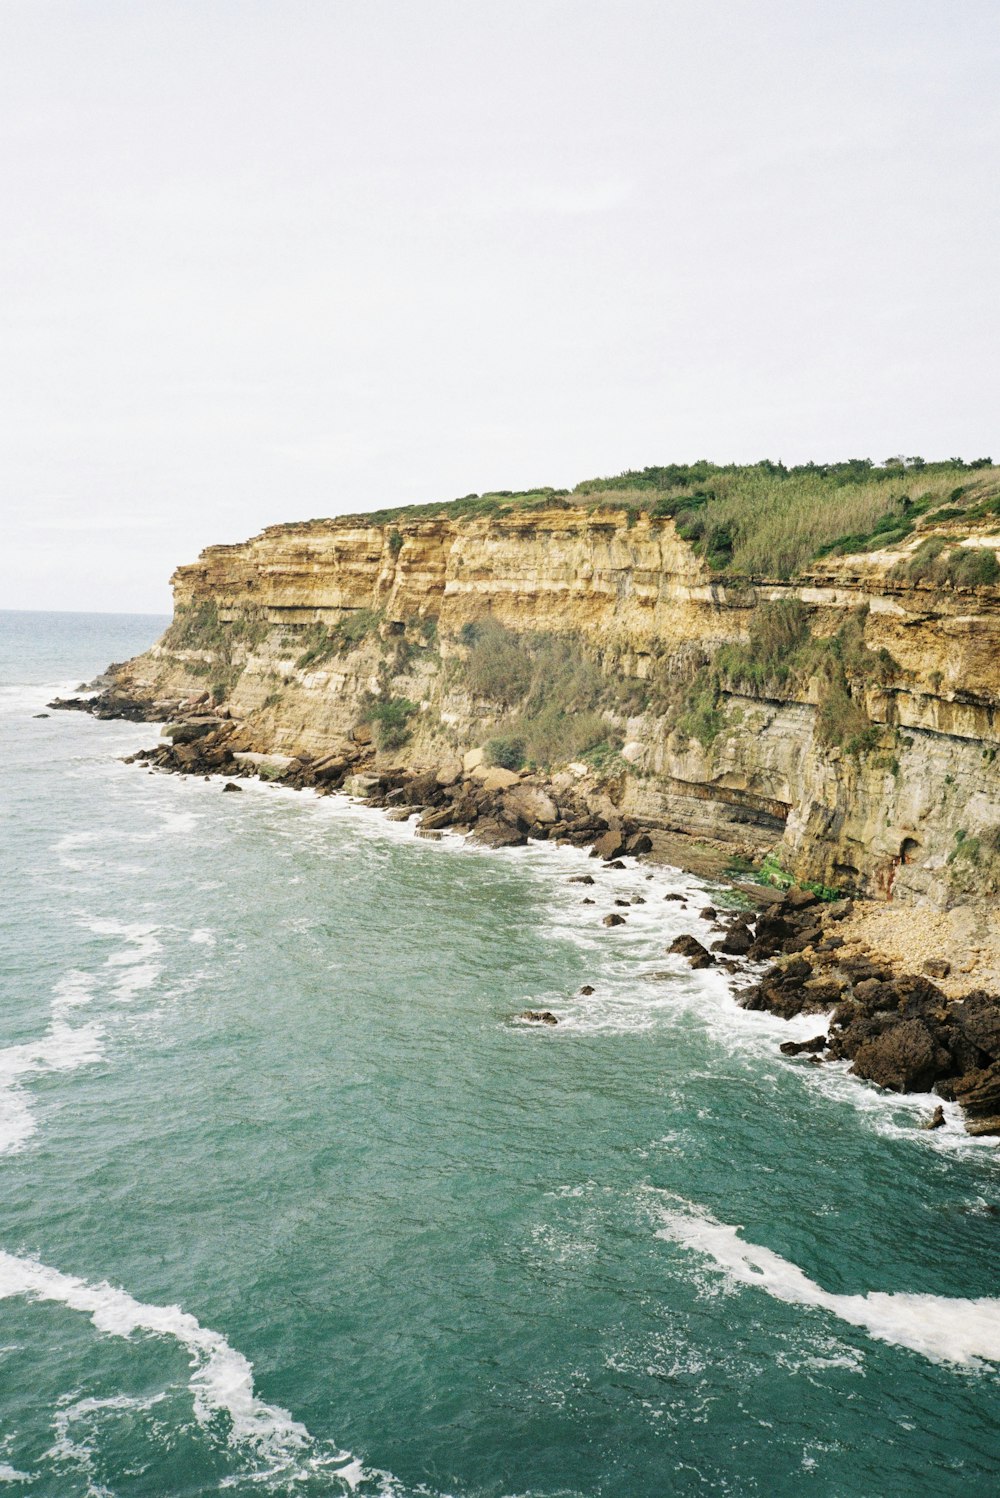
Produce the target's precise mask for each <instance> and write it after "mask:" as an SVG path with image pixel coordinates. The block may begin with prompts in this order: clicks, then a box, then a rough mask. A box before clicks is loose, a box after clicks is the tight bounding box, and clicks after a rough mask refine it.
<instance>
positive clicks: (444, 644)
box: [112, 506, 1000, 907]
mask: <svg viewBox="0 0 1000 1498" xmlns="http://www.w3.org/2000/svg"><path fill="white" fill-rule="evenodd" d="M995 530H996V523H995V522H994V523H993V527H992V530H991V529H990V527H989V525H987V524H985V523H984V524H982V525H980V527H979V529H978V530H976V529H975V528H973V531H972V534H969V533H968V527H967V528H966V530H965V531H963V532H962V533H961V534H960V535H959V534H957V533H949V532H948V531H947V528H942V531H941V534H942V535H943V536H945V537H946V539H947V542H948V545H949V546H950V547H952V548H963V549H966V550H967V549H970V548H977V547H993V548H995V547H997V546H1000V537H998V536H997V535H996V534H994V532H995ZM931 534H934V533H933V532H932V531H929V530H928V529H927V528H924V529H922V530H921V532H920V534H919V536H917V537H914V538H912V539H911V540H910V541H909V542H907V543H905V544H904V545H901V546H899V547H898V548H897V549H896V550H894V551H882V552H878V551H876V552H869V553H867V554H865V555H863V556H846V557H838V558H836V559H832V560H828V561H827V562H826V563H824V564H823V565H822V567H818V568H816V569H815V570H814V571H813V572H812V573H811V574H810V575H809V576H807V577H805V578H804V579H802V580H801V581H799V582H797V583H795V584H790V583H784V582H780V581H775V580H768V579H755V580H752V581H739V582H737V581H734V580H733V579H728V578H724V577H720V576H713V575H712V574H711V573H710V572H709V571H708V569H707V567H706V565H705V563H704V562H703V561H702V560H701V559H700V558H699V557H698V556H697V555H695V553H694V552H693V551H692V549H691V548H690V547H689V546H688V545H687V544H686V543H685V542H684V541H683V540H682V539H681V538H680V537H679V536H678V534H677V531H676V529H675V527H674V524H673V522H672V521H671V520H669V519H664V520H657V519H653V518H651V517H649V516H647V515H642V516H639V517H638V518H635V517H634V516H629V515H628V514H626V513H625V512H615V511H601V512H594V511H590V510H586V509H582V508H580V509H576V508H571V507H569V506H563V507H557V506H552V507H550V508H545V509H538V510H528V511H522V512H515V513H507V514H502V515H497V516H492V517H484V518H477V519H458V518H443V519H433V520H412V519H411V520H408V519H406V518H405V517H404V518H402V519H399V520H397V521H395V522H390V523H387V524H385V525H374V524H370V525H364V524H359V523H357V522H347V521H336V520H329V521H311V522H306V523H302V524H296V525H286V526H276V527H272V528H270V529H268V530H266V531H264V532H263V533H262V534H261V535H260V536H257V537H255V538H253V539H252V540H250V541H247V542H245V543H243V544H241V545H234V546H215V547H211V548H209V549H208V550H207V551H205V552H204V553H203V554H202V556H201V557H200V558H199V560H198V561H197V562H195V563H193V564H191V565H189V566H184V567H181V568H179V569H178V571H177V572H176V573H175V575H174V579H173V584H174V593H175V609H176V613H175V621H174V624H173V626H172V627H171V629H170V630H169V631H168V632H167V635H166V636H165V637H164V639H163V640H162V641H161V642H160V643H159V644H158V645H156V646H154V647H153V649H152V650H150V651H149V652H147V653H146V654H145V655H143V656H140V657H138V658H137V659H136V660H134V661H132V662H129V663H128V664H127V665H125V666H124V667H119V668H116V675H115V680H114V686H113V689H112V698H113V699H117V700H119V701H125V700H127V699H134V700H138V701H140V702H145V703H154V702H156V701H160V700H166V699H169V700H171V701H176V700H177V699H179V698H182V697H196V696H198V695H199V694H203V693H205V692H208V693H209V694H210V695H211V697H212V698H213V699H214V700H215V701H216V702H217V703H220V704H221V703H224V705H225V707H226V708H227V709H228V711H229V713H230V714H231V716H232V717H233V718H234V719H237V720H239V722H240V724H241V734H242V742H243V744H244V747H245V749H246V750H248V751H254V750H256V751H264V752H276V753H279V754H287V755H297V756H307V757H312V758H315V757H317V756H320V755H323V754H326V753H329V752H330V751H331V748H332V747H333V746H335V744H336V743H337V742H338V741H342V740H343V738H344V737H345V736H346V735H347V734H349V733H350V732H351V730H352V729H354V728H355V727H356V726H357V725H358V724H359V723H361V722H364V721H368V720H370V719H371V717H372V714H373V712H375V711H376V708H377V704H379V703H383V704H385V703H386V702H391V701H393V700H398V701H405V703H406V704H407V706H408V710H410V709H412V711H411V712H410V716H409V717H408V718H407V722H406V729H405V733H404V732H401V733H398V734H397V735H396V736H395V739H393V738H392V737H389V736H387V739H386V743H385V747H384V748H383V750H382V751H381V755H380V758H381V759H383V760H384V761H385V762H386V763H388V762H390V761H391V762H392V763H394V764H400V763H403V762H407V763H410V764H413V765H421V764H427V765H431V764H435V763H440V762H441V761H442V759H443V758H447V757H448V756H449V755H450V756H451V757H454V755H455V753H456V752H461V751H464V750H467V749H470V748H472V747H474V746H476V745H479V744H482V743H484V742H485V741H486V740H487V739H489V738H490V736H491V735H493V734H495V733H496V732H497V731H498V725H501V726H502V724H503V721H504V719H505V715H506V716H507V717H509V716H510V711H511V704H510V703H506V704H504V703H503V702H500V701H497V700H495V699H494V700H491V699H490V698H489V697H488V696H484V695H483V693H482V692H479V693H477V692H476V691H475V690H473V689H472V687H471V686H470V684H469V682H468V681H467V680H466V678H465V676H464V673H463V667H464V663H465V661H466V659H467V656H468V653H469V644H470V641H471V640H472V639H473V638H474V633H475V628H476V626H479V625H481V624H482V621H483V620H485V619H491V620H493V621H495V622H496V623H497V624H498V625H501V626H504V627H505V628H506V629H507V630H509V631H511V632H514V633H515V634H517V635H519V636H524V637H535V636H538V635H548V636H552V637H557V638H564V639H571V640H573V641H574V642H576V644H577V645H578V646H579V647H581V648H582V650H583V651H584V652H585V653H586V655H587V656H588V657H589V658H590V659H592V660H593V661H594V662H596V663H597V664H598V666H599V668H600V670H601V671H602V672H603V673H604V677H605V679H606V680H607V683H608V687H609V697H608V701H607V703H606V704H605V705H604V707H603V708H602V710H603V711H604V712H605V714H606V716H607V718H608V721H609V723H610V724H611V725H612V728H613V730H614V732H615V733H616V734H617V742H618V745H619V747H620V753H618V754H615V755H612V756H610V757H608V756H605V758H604V760H603V762H602V767H601V768H600V769H599V770H598V769H596V768H593V767H591V768H590V769H588V770H587V775H586V777H585V778H586V782H587V784H590V785H592V786H593V790H594V794H595V795H599V796H601V797H602V798H604V800H605V801H608V800H610V802H611V803H613V805H614V806H615V807H617V808H619V809H620V810H621V812H622V814H623V815H628V816H631V817H635V818H638V819H640V820H643V821H645V822H647V823H648V824H649V825H651V826H654V827H655V826H659V827H662V828H667V829H670V828H675V829H681V830H683V831H687V832H694V833H695V834H698V835H703V836H706V837H711V838H715V839H724V840H728V841H730V842H732V843H733V845H734V846H739V847H741V848H743V849H744V850H745V849H746V848H747V847H752V848H753V849H754V850H755V851H758V852H763V851H765V850H768V849H770V850H772V851H773V853H774V855H775V857H776V859H777V860H778V862H780V864H781V865H782V867H783V868H785V869H786V870H787V871H788V872H789V873H790V874H792V875H794V876H795V877H796V878H798V879H800V880H811V881H818V882H820V883H822V884H824V885H828V886H832V887H836V888H838V889H850V890H855V891H859V892H862V893H865V894H869V895H874V896H876V897H883V898H893V899H897V900H907V901H913V900H928V901H931V902H932V903H934V904H936V905H938V906H941V907H944V906H947V905H948V904H950V903H953V902H955V901H956V900H959V899H961V900H968V899H969V898H970V897H976V898H981V897H985V898H987V899H988V898H989V897H990V896H991V895H992V893H993V892H994V891H995V890H996V888H997V880H998V878H1000V769H998V767H997V762H996V751H997V747H998V742H1000V719H998V715H997V707H998V700H1000V594H998V592H997V590H996V588H995V587H982V586H978V587H977V586H952V585H950V584H949V585H934V586H928V585H927V584H926V583H921V582H918V583H914V582H910V581H907V580H906V577H905V573H906V566H905V564H906V561H907V558H908V556H910V555H911V554H912V552H913V551H914V549H915V547H916V546H917V545H919V544H921V543H923V542H926V539H927V537H928V536H929V535H931ZM787 607H794V609H795V610H796V614H795V617H796V619H797V620H799V621H800V622H801V625H802V628H803V629H804V630H805V633H806V636H807V637H808V639H807V642H806V643H807V646H809V645H810V642H811V643H813V644H816V646H817V649H819V648H820V647H822V646H824V645H825V646H826V647H827V649H826V654H825V655H824V656H823V661H825V662H826V664H824V665H822V666H821V667H815V668H814V667H808V668H807V667H806V666H803V665H802V661H806V660H807V659H809V656H808V649H807V648H805V647H801V646H800V647H797V648H798V650H799V654H798V656H797V657H796V662H797V664H796V663H792V664H793V666H794V669H788V670H785V669H783V667H782V663H781V661H780V660H778V661H777V662H776V661H774V660H771V661H770V662H769V664H768V669H767V671H765V672H760V671H758V672H757V673H756V674H755V675H754V673H752V672H751V673H749V675H750V676H751V677H752V680H748V679H745V678H746V677H747V675H748V673H747V671H746V669H745V667H744V668H743V675H741V673H740V670H737V669H735V668H734V667H733V666H732V661H731V659H729V664H728V666H727V665H726V660H727V658H726V656H725V649H726V647H729V649H730V651H732V649H733V648H734V647H736V648H737V649H743V650H744V652H745V650H746V642H747V641H748V640H752V638H753V633H754V628H755V620H758V621H759V620H760V618H761V615H762V611H763V610H768V609H770V610H772V611H774V610H775V609H776V608H778V609H780V608H787ZM848 624H849V625H850V628H851V630H852V631H853V635H852V639H853V646H852V649H851V651H850V653H845V649H844V648H842V645H841V637H842V636H844V629H845V626H847V625H848ZM844 638H846V636H844ZM720 650H721V651H722V655H720V654H719V652H720ZM789 659H790V660H791V657H789ZM816 659H817V660H818V659H819V656H817V657H816ZM718 662H722V663H723V664H722V665H721V666H718V665H717V663H718ZM814 664H815V663H814ZM834 671H835V673H836V679H837V682H838V683H839V687H838V690H839V691H840V699H838V700H841V705H842V706H843V705H844V703H846V707H847V708H849V710H850V713H851V714H853V720H852V721H853V727H854V729H855V730H857V728H858V725H859V724H861V725H863V731H862V732H858V731H854V732H852V733H850V734H844V735H842V736H841V737H840V739H838V738H837V735H836V733H835V732H832V731H831V728H830V719H831V713H832V711H833V708H832V706H831V703H832V702H833V698H832V697H831V695H830V694H831V691H832V688H831V687H830V682H831V681H832V680H833V676H832V675H831V673H832V672H834ZM629 682H634V683H636V684H637V686H636V690H635V692H633V693H632V694H631V697H629V694H628V693H625V694H623V693H622V692H621V691H618V694H617V696H615V694H614V692H612V690H611V689H612V688H620V687H621V685H622V684H623V683H626V684H627V683H629ZM692 683H693V685H692ZM674 685H676V690H674ZM644 686H645V687H646V688H648V689H649V690H644ZM685 692H687V697H685ZM692 692H694V693H698V692H700V694H701V696H700V699H699V700H700V702H701V704H702V716H701V719H697V715H696V714H695V715H692V711H691V701H692V700H693V699H692V695H691V694H692ZM845 692H846V696H845ZM835 705H836V704H835V703H834V706H835ZM692 725H693V726H692ZM578 773H579V774H580V775H581V777H583V775H584V771H583V768H581V769H580V771H579V772H578Z"/></svg>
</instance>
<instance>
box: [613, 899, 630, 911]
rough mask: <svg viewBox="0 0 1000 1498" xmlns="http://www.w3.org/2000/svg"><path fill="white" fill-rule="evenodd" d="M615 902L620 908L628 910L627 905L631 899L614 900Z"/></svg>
mask: <svg viewBox="0 0 1000 1498" xmlns="http://www.w3.org/2000/svg"><path fill="white" fill-rule="evenodd" d="M615 904H616V905H617V906H618V907H619V908H620V909H624V910H628V908H629V906H630V905H631V904H632V901H631V900H616V901H615Z"/></svg>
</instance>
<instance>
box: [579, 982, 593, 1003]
mask: <svg viewBox="0 0 1000 1498" xmlns="http://www.w3.org/2000/svg"><path fill="white" fill-rule="evenodd" d="M580 992H581V994H582V995H583V997H584V998H585V999H589V998H590V995H591V994H592V993H593V992H594V989H593V987H592V986H591V984H589V983H585V984H584V985H583V987H582V988H581V989H580Z"/></svg>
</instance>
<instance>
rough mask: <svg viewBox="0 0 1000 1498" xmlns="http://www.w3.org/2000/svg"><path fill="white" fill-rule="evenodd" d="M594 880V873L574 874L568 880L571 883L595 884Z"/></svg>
mask: <svg viewBox="0 0 1000 1498" xmlns="http://www.w3.org/2000/svg"><path fill="white" fill-rule="evenodd" d="M594 882H595V880H594V876H593V874H573V875H571V877H570V878H569V879H568V880H567V883H569V884H593V883H594Z"/></svg>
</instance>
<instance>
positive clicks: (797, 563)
mask: <svg viewBox="0 0 1000 1498" xmlns="http://www.w3.org/2000/svg"><path fill="white" fill-rule="evenodd" d="M558 510H563V511H577V512H578V511H580V510H583V511H585V512H587V511H589V512H592V513H594V514H595V515H596V514H598V513H600V512H610V511H615V512H618V513H619V514H620V513H623V512H624V514H625V515H626V516H627V517H628V522H629V523H630V524H631V523H633V522H634V521H635V520H637V519H638V518H639V517H640V516H648V517H649V518H650V519H652V520H667V519H670V520H673V521H674V522H675V524H676V526H677V530H678V533H679V535H680V536H681V538H682V539H683V540H685V541H687V542H689V543H690V544H691V546H692V547H693V548H694V550H695V551H696V553H697V554H698V555H699V556H701V557H703V558H704V560H705V561H706V562H707V564H708V566H709V567H710V568H711V570H712V571H713V572H719V573H729V574H733V575H736V576H744V577H749V576H752V577H772V578H792V577H796V576H800V575H802V574H803V573H804V572H806V571H808V570H809V568H810V564H812V563H814V562H816V561H817V560H818V559H821V558H824V557H831V556H842V555H847V554H851V555H855V554H857V553H863V552H869V551H875V550H879V551H881V550H882V549H884V548H886V547H892V546H894V545H896V544H897V543H902V542H905V541H906V540H907V538H909V537H911V536H913V535H914V533H915V532H916V531H917V530H918V528H919V527H920V525H921V523H933V524H934V525H937V524H938V522H942V523H950V522H954V523H956V524H958V523H960V522H968V523H971V524H974V525H976V526H977V527H979V528H982V527H983V525H984V523H989V522H990V521H993V520H996V519H997V518H998V517H1000V467H996V466H994V465H993V463H992V460H991V459H989V458H979V459H976V460H974V461H973V462H965V461H963V460H962V459H961V458H949V459H947V460H946V461H944V462H934V463H928V462H925V461H924V460H923V459H922V458H892V459H888V460H887V461H886V462H885V463H883V464H881V465H876V464H874V463H872V462H871V461H870V460H868V459H862V458H851V459H848V460H847V461H846V462H842V463H805V464H800V465H798V466H797V467H792V468H788V467H786V466H785V465H784V464H783V463H772V462H769V461H764V462H761V463H755V464H751V465H737V464H715V463H709V462H707V461H706V462H699V463H692V464H669V465H666V466H663V467H652V468H643V469H633V470H629V471H628V472H626V473H622V474H618V475H617V476H615V477H613V478H600V479H586V480H584V481H583V482H582V483H579V484H577V485H576V487H575V488H574V489H573V490H568V489H552V488H538V489H529V490H524V491H521V492H518V493H514V492H511V491H506V490H498V491H494V492H490V493H485V494H466V495H464V496H463V497H462V498H460V499H454V500H450V501H447V502H442V503H431V504H419V505H400V506H395V507H391V508H386V509H380V510H373V511H371V512H369V513H367V514H352V515H343V516H339V517H336V518H333V519H329V520H315V521H310V522H304V523H302V524H306V525H310V526H312V525H322V526H324V527H331V528H336V529H340V528H347V527H352V528H357V527H359V526H364V527H368V526H373V527H375V526H377V527H380V528H385V527H387V526H391V527H393V528H394V529H398V530H399V532H400V534H402V531H405V530H409V529H411V528H413V527H414V526H418V525H420V524H423V523H427V522H441V521H460V520H465V519H469V520H474V519H489V518H502V517H509V518H514V517H517V516H519V515H529V514H538V513H542V512H552V511H558ZM300 528H301V524H300V525H294V524H293V525H282V526H272V527H269V529H268V531H266V532H265V534H267V535H280V534H282V533H287V532H290V531H294V530H296V529H300Z"/></svg>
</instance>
